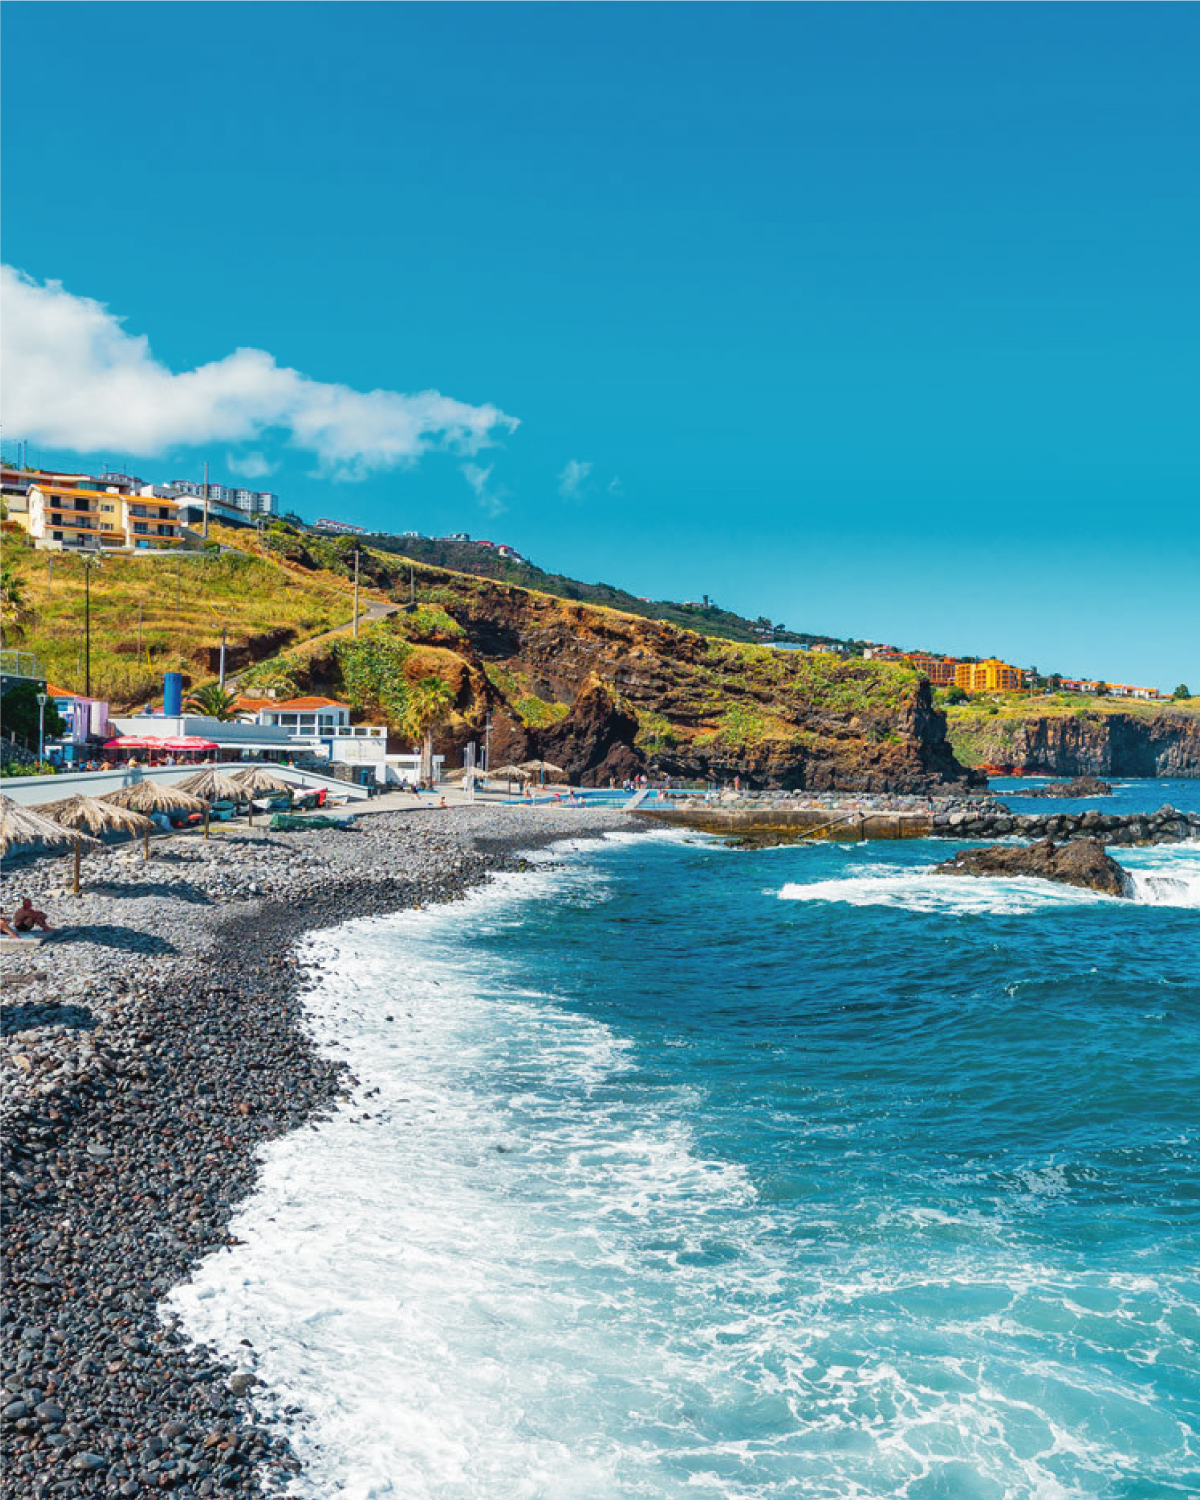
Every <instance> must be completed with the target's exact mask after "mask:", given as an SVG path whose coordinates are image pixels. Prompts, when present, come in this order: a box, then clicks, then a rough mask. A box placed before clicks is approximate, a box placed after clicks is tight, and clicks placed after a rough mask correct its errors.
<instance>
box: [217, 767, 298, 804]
mask: <svg viewBox="0 0 1200 1500" xmlns="http://www.w3.org/2000/svg"><path fill="white" fill-rule="evenodd" d="M233 779H234V781H236V782H237V784H238V786H240V787H242V788H244V790H245V791H247V792H249V793H250V795H251V796H252V797H262V796H265V795H266V794H267V793H268V792H294V791H296V790H297V788H296V783H295V782H294V781H287V780H286V779H285V778H284V777H282V776H277V775H276V774H275V772H274V771H268V770H267V769H266V767H265V766H247V767H246V769H245V770H244V771H235V772H234V775H233Z"/></svg>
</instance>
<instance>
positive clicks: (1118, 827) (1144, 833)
mask: <svg viewBox="0 0 1200 1500" xmlns="http://www.w3.org/2000/svg"><path fill="white" fill-rule="evenodd" d="M931 832H932V833H933V834H934V835H935V836H938V835H941V836H944V837H950V838H958V839H976V838H983V839H996V838H1010V837H1014V838H1022V839H1034V840H1041V839H1053V840H1054V841H1055V842H1056V843H1063V842H1064V841H1070V840H1072V839H1098V840H1099V841H1100V843H1101V844H1179V843H1184V842H1187V841H1189V840H1191V839H1200V813H1194V812H1179V811H1178V810H1177V809H1176V808H1174V807H1160V808H1159V810H1158V811H1157V812H1153V813H1124V814H1122V813H1104V812H1100V811H1099V810H1098V809H1096V808H1089V809H1088V810H1087V811H1086V812H1081V813H1067V812H1060V813H1013V812H1009V811H1008V809H1007V808H1005V807H1004V806H1003V804H993V803H986V804H983V805H981V806H980V807H979V808H969V807H968V808H956V809H953V810H950V811H945V812H938V813H935V814H934V817H933V825H932V829H931Z"/></svg>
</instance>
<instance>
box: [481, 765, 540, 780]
mask: <svg viewBox="0 0 1200 1500" xmlns="http://www.w3.org/2000/svg"><path fill="white" fill-rule="evenodd" d="M487 775H488V778H489V779H490V780H492V781H532V779H533V772H532V771H528V770H526V769H525V767H524V766H496V767H495V769H494V770H491V771H488V772H487Z"/></svg>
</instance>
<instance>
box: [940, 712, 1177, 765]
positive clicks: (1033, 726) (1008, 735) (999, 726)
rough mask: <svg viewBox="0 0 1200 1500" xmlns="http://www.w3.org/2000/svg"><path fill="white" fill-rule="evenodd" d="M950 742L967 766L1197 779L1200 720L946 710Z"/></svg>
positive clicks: (1159, 715)
mask: <svg viewBox="0 0 1200 1500" xmlns="http://www.w3.org/2000/svg"><path fill="white" fill-rule="evenodd" d="M949 720H950V731H949V732H950V739H951V743H952V744H953V745H954V748H955V750H956V752H957V753H958V756H959V758H960V759H962V760H964V761H965V762H966V763H967V764H969V765H1000V766H1012V767H1014V768H1015V769H1017V770H1020V771H1028V772H1041V773H1045V774H1047V775H1051V776H1158V777H1172V776H1180V777H1191V776H1200V714H1198V713H1196V712H1195V711H1194V710H1192V709H1187V708H1180V709H1172V708H1163V709H1161V710H1157V711H1153V712H1144V711H1141V712H1132V711H1131V712H1129V713H1122V712H1086V711H1081V710H1075V711H1073V712H1070V713H1059V714H1036V713H1030V714H1028V715H1024V716H1013V717H1009V716H997V717H995V718H991V719H987V718H984V719H980V718H979V717H978V716H977V715H975V714H974V713H973V712H972V711H971V710H967V711H965V712H960V711H957V710H951V712H950V715H949Z"/></svg>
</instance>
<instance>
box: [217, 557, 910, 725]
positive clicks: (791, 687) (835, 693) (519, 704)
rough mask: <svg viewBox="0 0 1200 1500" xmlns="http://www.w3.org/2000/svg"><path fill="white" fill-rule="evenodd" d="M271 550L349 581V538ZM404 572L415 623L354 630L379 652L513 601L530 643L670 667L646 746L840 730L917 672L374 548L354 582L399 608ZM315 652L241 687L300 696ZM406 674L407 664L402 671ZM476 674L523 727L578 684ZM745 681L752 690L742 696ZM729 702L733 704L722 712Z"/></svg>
mask: <svg viewBox="0 0 1200 1500" xmlns="http://www.w3.org/2000/svg"><path fill="white" fill-rule="evenodd" d="M275 545H276V547H277V548H278V549H280V554H281V555H286V556H287V558H288V560H289V566H290V567H291V568H292V569H293V570H294V573H295V576H296V577H297V578H298V579H299V578H301V577H303V576H305V572H304V570H305V569H306V568H316V569H319V570H321V572H322V573H324V574H326V575H329V574H332V573H341V574H342V575H343V576H346V577H349V573H350V570H351V568H352V566H353V564H352V560H351V558H352V552H353V547H354V543H353V542H352V541H351V540H350V539H348V538H322V537H313V536H311V535H307V534H300V533H295V532H294V531H289V530H288V529H286V528H279V529H278V531H277V533H276V537H275ZM410 563H411V578H412V582H413V585H414V587H415V598H416V600H417V602H418V604H419V605H420V606H421V607H420V609H419V610H418V613H417V615H415V616H408V615H397V616H395V617H393V618H392V619H390V620H388V621H385V622H382V623H380V624H379V625H376V626H373V627H371V628H370V629H369V630H367V631H366V632H364V640H365V641H377V642H378V643H379V644H378V650H379V652H380V653H381V654H382V655H386V653H387V651H388V642H397V641H400V642H412V643H420V642H426V643H433V644H436V645H438V646H439V647H441V648H447V649H448V650H449V651H450V652H451V653H453V650H454V646H455V640H454V632H455V631H457V630H458V629H459V627H458V626H457V625H455V623H454V620H453V619H452V618H450V617H451V616H453V615H454V614H455V613H456V612H458V613H460V614H462V615H463V617H464V618H465V617H466V613H467V612H473V613H474V614H476V615H477V616H478V615H484V616H489V615H500V614H503V613H504V611H505V609H506V608H507V607H508V606H509V605H511V603H512V602H513V601H514V600H515V601H518V602H519V603H520V608H521V611H522V615H523V618H524V621H525V625H526V628H527V630H528V631H529V633H530V636H531V639H533V640H534V641H535V642H536V639H537V638H538V637H547V636H551V635H553V633H554V632H555V631H556V630H559V631H561V630H562V629H564V628H565V629H567V630H568V631H570V632H571V633H572V634H580V633H581V634H583V635H591V636H594V637H595V638H596V639H597V640H601V641H603V642H604V643H605V645H606V647H607V646H611V647H612V649H613V650H614V651H615V652H616V653H617V655H618V656H619V655H620V654H621V653H623V652H624V653H628V652H638V651H642V652H647V653H649V654H651V655H661V656H662V657H663V658H664V660H667V661H669V664H670V673H669V675H670V676H671V677H672V678H673V679H674V689H675V697H676V700H677V707H678V709H679V710H680V711H679V712H678V713H677V714H676V715H675V717H674V718H673V719H669V718H667V717H666V716H665V715H663V714H660V713H658V712H656V711H655V708H656V707H657V706H658V705H655V708H652V707H649V706H647V705H646V704H645V703H641V704H639V705H637V708H636V711H637V715H638V718H639V720H640V721H641V722H642V725H643V734H642V736H641V738H642V739H643V742H644V743H645V744H646V745H647V747H648V748H649V747H650V746H652V745H655V744H660V745H663V744H670V743H679V741H680V740H681V739H688V738H693V739H694V738H696V737H703V738H706V739H714V738H718V737H719V738H720V739H721V740H723V741H724V742H725V743H726V744H728V745H730V746H731V747H732V746H738V747H746V746H750V745H756V744H762V743H763V742H764V741H768V740H777V741H789V740H790V741H794V740H796V738H797V737H802V736H803V734H804V733H806V731H802V730H799V729H798V728H797V725H796V722H795V718H796V715H797V713H798V712H802V713H805V714H807V713H810V712H815V713H817V714H822V713H825V714H828V715H830V716H831V717H835V718H839V719H842V720H843V721H844V720H845V719H847V718H848V717H850V716H852V715H854V714H870V713H880V712H884V713H886V712H888V711H890V710H892V709H895V708H899V707H901V706H902V705H903V704H905V703H907V702H908V701H909V700H910V699H911V695H912V691H913V689H914V687H915V685H916V682H917V674H916V673H915V672H913V671H912V670H911V669H908V668H902V667H896V666H891V665H883V664H881V663H878V662H869V661H864V660H863V659H861V658H851V659H849V660H843V659H841V658H839V657H836V656H831V655H828V654H824V653H808V652H803V651H801V652H794V651H782V652H781V651H777V650H775V649H773V648H772V647H769V646H761V645H758V644H752V643H748V642H741V641H734V640H729V639H722V638H717V637H713V636H707V635H702V634H700V633H698V632H696V631H692V630H687V629H683V628H680V627H678V626H675V625H672V624H670V623H667V622H660V621H651V620H648V619H647V618H646V617H645V616H643V615H638V614H632V613H630V612H628V611H624V610H619V609H614V608H612V607H611V606H604V605H597V604H591V603H581V602H578V601H575V600H567V599H563V598H562V597H559V596H556V595H553V594H549V593H546V592H543V591H540V590H536V589H528V588H524V587H521V586H519V585H514V584H509V583H506V582H503V581H500V580H493V579H490V578H485V577H482V576H480V575H478V574H471V573H459V572H454V571H451V570H449V569H444V568H438V567H433V566H431V565H429V564H427V563H423V562H422V561H420V559H410V558H409V557H407V556H406V555H404V554H397V553H393V552H381V551H378V550H376V549H374V548H368V549H365V550H364V554H363V559H362V572H363V577H364V579H367V578H370V579H371V581H372V582H373V584H374V586H375V590H376V592H377V593H383V594H386V593H389V592H390V593H391V594H392V596H393V597H395V598H397V599H400V600H406V599H407V597H408V590H409V580H410ZM441 611H447V612H448V614H444V613H441ZM552 649H553V648H552ZM314 655H315V656H316V657H317V658H318V659H319V660H318V666H319V668H320V670H322V671H327V670H328V666H327V664H326V663H327V658H328V653H327V652H325V651H317V652H316V653H314V652H313V651H312V649H311V648H309V647H306V646H303V645H301V646H299V647H297V648H295V649H292V650H289V651H287V652H285V653H283V654H282V655H281V656H279V657H278V658H276V659H275V660H274V661H271V662H264V663H263V664H262V665H261V666H259V667H256V668H253V669H251V670H250V671H249V672H248V673H246V674H245V675H244V677H243V681H244V682H245V683H246V684H247V685H248V686H252V685H254V684H256V683H257V684H259V685H261V686H267V685H271V684H272V683H274V684H276V685H278V686H280V687H281V688H284V689H287V690H290V689H292V688H293V687H298V688H304V687H307V686H309V685H310V684H311V683H312V680H313V678H312V674H311V668H312V666H313V658H314ZM410 667H411V664H408V665H406V668H405V671H406V672H407V671H409V670H410ZM452 668H453V664H452V663H450V662H449V661H447V662H445V663H443V669H442V671H441V675H443V676H447V677H449V676H451V675H452V676H453V677H454V679H455V680H461V679H462V677H463V676H464V675H467V676H469V672H468V671H466V670H465V663H460V665H459V667H458V668H453V670H451V669H452ZM486 670H487V676H488V677H489V678H490V680H491V682H492V684H493V686H494V687H496V688H497V689H499V691H500V692H502V693H503V694H504V696H505V698H506V699H507V700H508V702H509V704H510V706H511V707H512V708H513V710H514V711H515V713H516V714H517V716H518V717H519V718H520V719H521V720H522V721H523V722H524V723H525V724H526V725H528V726H530V727H544V726H546V725H549V724H552V723H554V722H556V721H557V720H559V719H561V718H562V717H563V716H564V715H565V714H566V712H567V709H568V707H569V702H570V700H571V699H573V697H574V694H575V692H576V691H577V690H578V688H579V686H580V683H578V682H575V681H573V680H572V681H571V682H570V684H569V686H568V685H567V684H566V683H564V684H562V686H561V690H560V692H559V693H558V695H557V696H555V697H551V696H539V695H538V693H537V692H536V691H535V690H534V686H533V684H532V683H531V681H530V679H529V674H528V673H527V672H526V671H524V670H523V667H522V663H521V662H519V661H517V660H513V659H507V658H505V657H503V656H502V655H500V654H497V655H495V656H494V657H492V658H490V659H489V660H488V662H487V667H486ZM335 671H336V668H335ZM543 675H544V674H543ZM748 684H749V685H751V686H752V688H753V692H752V694H751V695H749V697H748V696H747V694H746V688H747V686H748ZM324 685H325V686H326V687H336V689H337V690H338V691H339V692H344V693H345V694H346V696H347V697H348V698H349V701H351V702H352V703H354V705H355V707H356V708H368V709H370V710H371V711H372V712H377V711H378V708H377V700H374V701H372V700H370V699H367V700H364V702H362V703H359V702H357V701H356V698H355V694H354V691H353V689H352V688H351V687H350V686H349V685H348V684H346V683H344V682H343V683H341V684H337V683H334V682H331V681H329V680H328V679H326V680H325V683H324ZM735 697H736V698H739V699H740V701H739V702H738V703H737V705H736V706H731V699H733V698H735ZM468 712H470V710H468Z"/></svg>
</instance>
